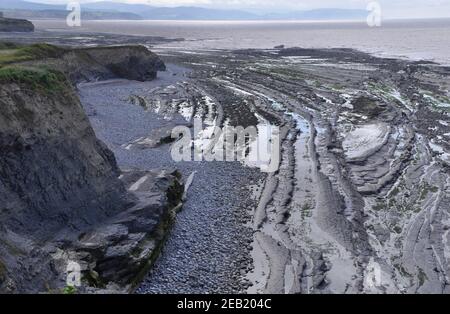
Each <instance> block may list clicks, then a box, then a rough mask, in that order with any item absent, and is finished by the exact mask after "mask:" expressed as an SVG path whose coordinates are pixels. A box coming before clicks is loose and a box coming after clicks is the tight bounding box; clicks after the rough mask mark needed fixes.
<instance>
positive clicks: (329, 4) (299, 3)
mask: <svg viewBox="0 0 450 314" xmlns="http://www.w3.org/2000/svg"><path fill="white" fill-rule="evenodd" d="M29 1H34V2H46V3H68V2H71V1H73V0H29ZM94 1H96V0H79V2H94ZM97 1H98V0H97ZM113 1H115V2H125V3H146V4H150V5H155V6H179V5H195V6H202V7H212V8H221V9H225V8H227V9H242V10H247V11H253V12H277V11H288V10H293V9H295V10H308V9H314V8H358V9H365V8H366V6H367V4H368V3H369V2H371V0H309V1H306V0H113ZM378 2H379V3H380V4H381V8H382V10H383V15H385V16H387V17H443V16H447V17H450V0H378Z"/></svg>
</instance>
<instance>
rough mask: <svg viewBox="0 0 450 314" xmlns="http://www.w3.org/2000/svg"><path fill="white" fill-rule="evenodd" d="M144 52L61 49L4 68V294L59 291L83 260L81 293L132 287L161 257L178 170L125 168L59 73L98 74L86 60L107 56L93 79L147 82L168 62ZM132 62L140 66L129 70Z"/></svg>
mask: <svg viewBox="0 0 450 314" xmlns="http://www.w3.org/2000/svg"><path fill="white" fill-rule="evenodd" d="M144 50H146V49H145V48H143V49H141V48H123V47H120V48H105V49H101V48H98V49H88V50H87V51H82V50H77V51H76V52H71V51H68V50H64V51H62V58H48V59H46V58H41V59H39V60H35V61H26V62H22V63H20V65H17V64H9V65H7V66H4V67H1V65H0V81H1V84H0V108H1V111H0V199H1V200H2V201H1V203H0V292H11V293H12V292H52V291H56V292H58V291H62V289H64V287H65V285H66V267H67V265H68V262H70V261H74V262H76V263H78V264H79V265H80V266H81V270H82V275H83V276H82V278H83V282H84V287H85V288H81V289H80V290H81V291H83V290H86V289H87V290H89V289H91V288H89V287H94V288H95V289H99V288H109V289H113V290H115V291H130V290H131V289H132V287H133V284H134V283H135V281H136V280H137V279H138V278H139V276H140V275H141V273H142V272H145V270H146V269H147V268H148V267H149V266H150V265H151V263H152V261H154V259H155V258H156V256H157V253H158V251H159V249H160V247H161V245H162V241H163V240H164V235H165V233H166V232H167V229H168V228H169V226H170V223H171V221H172V219H173V217H174V213H175V211H176V210H177V209H178V208H179V207H180V206H181V205H180V201H181V196H182V192H183V186H182V184H181V183H180V178H179V175H178V173H177V172H176V171H173V170H170V171H167V170H166V171H163V170H155V171H127V172H124V173H122V172H121V171H120V169H119V168H118V166H117V164H116V161H115V157H114V155H113V153H112V152H111V151H110V150H109V149H108V148H107V147H106V146H105V145H104V144H103V143H102V142H101V141H99V140H98V139H97V138H96V136H95V133H94V131H93V129H92V127H91V125H90V123H89V120H88V118H87V116H86V114H85V113H84V110H83V108H82V106H81V104H80V102H79V99H78V96H77V94H76V92H75V90H74V88H73V86H72V84H71V83H70V82H69V80H67V79H66V78H65V75H63V74H62V73H61V72H59V71H57V70H60V71H63V72H64V73H65V74H66V75H67V76H68V77H71V78H72V79H74V80H73V82H76V81H78V80H81V78H83V80H87V79H92V78H93V77H94V76H90V74H92V73H94V72H92V68H86V67H85V65H86V64H87V63H89V62H93V61H92V60H96V58H101V60H102V61H103V64H100V62H97V61H95V62H96V64H97V68H95V74H96V75H95V79H104V78H109V77H124V78H132V77H133V78H136V79H141V80H145V79H151V78H154V77H156V72H157V69H162V68H163V67H164V64H163V63H162V61H161V60H160V59H159V58H158V57H157V56H156V55H154V54H152V53H150V52H148V53H146V52H145V51H144ZM108 52H109V53H108ZM117 52H119V53H117ZM83 53H84V54H85V55H88V56H90V57H91V58H92V59H90V58H87V59H85V60H83V61H79V62H78V63H77V67H76V71H75V70H74V69H75V68H74V64H70V65H68V64H66V63H65V62H67V60H68V59H72V60H78V59H77V58H76V56H77V55H80V54H83ZM127 53H128V54H127ZM116 54H117V55H116ZM146 56H147V57H148V58H146ZM130 60H132V61H130ZM152 62H153V63H152ZM43 64H45V65H46V68H42V67H41V66H42V65H43ZM129 64H131V65H136V66H138V65H140V66H141V67H142V68H141V69H140V72H138V73H132V71H133V69H134V68H133V66H131V67H129V69H130V72H126V71H125V68H126V66H127V65H129ZM32 65H33V66H34V67H35V68H32V67H31V66H32ZM55 69H56V70H55ZM81 73H82V74H81ZM88 74H89V75H88Z"/></svg>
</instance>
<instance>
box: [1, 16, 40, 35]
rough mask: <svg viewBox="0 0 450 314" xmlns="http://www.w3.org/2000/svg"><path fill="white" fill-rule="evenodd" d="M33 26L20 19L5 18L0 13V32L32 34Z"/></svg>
mask: <svg viewBox="0 0 450 314" xmlns="http://www.w3.org/2000/svg"><path fill="white" fill-rule="evenodd" d="M33 31H34V25H33V23H31V22H30V21H27V20H22V19H11V18H5V17H4V16H3V12H0V32H33Z"/></svg>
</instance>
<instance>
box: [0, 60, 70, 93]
mask: <svg viewBox="0 0 450 314" xmlns="http://www.w3.org/2000/svg"><path fill="white" fill-rule="evenodd" d="M7 83H16V84H20V85H26V86H27V87H28V88H31V89H33V90H37V91H42V92H57V91H62V90H64V89H66V88H67V87H68V82H67V79H66V77H65V76H64V74H62V73H61V72H58V71H54V70H51V69H46V68H31V67H21V66H8V67H3V68H0V84H7Z"/></svg>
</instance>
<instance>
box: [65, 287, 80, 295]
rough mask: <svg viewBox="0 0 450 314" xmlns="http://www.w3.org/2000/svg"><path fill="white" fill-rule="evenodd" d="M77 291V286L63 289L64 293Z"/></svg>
mask: <svg viewBox="0 0 450 314" xmlns="http://www.w3.org/2000/svg"><path fill="white" fill-rule="evenodd" d="M75 293H77V288H75V287H72V286H67V287H65V288H64V289H63V294H75Z"/></svg>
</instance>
